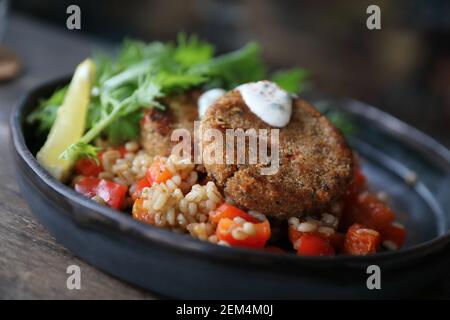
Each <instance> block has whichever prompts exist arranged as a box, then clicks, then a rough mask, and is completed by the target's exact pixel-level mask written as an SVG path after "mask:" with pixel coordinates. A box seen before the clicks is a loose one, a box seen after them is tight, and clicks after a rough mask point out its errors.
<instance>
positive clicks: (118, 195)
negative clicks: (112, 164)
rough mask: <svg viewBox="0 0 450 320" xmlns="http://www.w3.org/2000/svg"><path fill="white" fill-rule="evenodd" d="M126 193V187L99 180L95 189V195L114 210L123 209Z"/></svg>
mask: <svg viewBox="0 0 450 320" xmlns="http://www.w3.org/2000/svg"><path fill="white" fill-rule="evenodd" d="M127 191H128V188H127V187H126V186H124V185H121V184H118V183H115V182H112V181H108V180H105V179H101V180H100V183H99V184H98V187H97V195H98V196H99V197H100V198H102V199H103V200H104V201H105V202H106V203H107V204H108V205H109V206H110V207H112V208H114V209H121V208H122V207H123V204H124V203H125V197H126V194H127Z"/></svg>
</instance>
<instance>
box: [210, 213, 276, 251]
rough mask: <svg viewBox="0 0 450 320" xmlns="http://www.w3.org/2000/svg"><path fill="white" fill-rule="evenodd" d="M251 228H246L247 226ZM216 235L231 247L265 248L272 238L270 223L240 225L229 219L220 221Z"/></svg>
mask: <svg viewBox="0 0 450 320" xmlns="http://www.w3.org/2000/svg"><path fill="white" fill-rule="evenodd" d="M247 223H248V224H249V225H247V226H249V228H246V224H247ZM216 235H217V238H218V239H219V240H222V241H225V242H227V243H228V244H229V245H231V246H237V247H250V248H263V247H264V246H265V244H266V242H267V240H269V238H270V224H269V221H267V220H266V221H264V222H260V223H251V222H245V223H242V224H241V223H238V222H235V221H233V220H231V219H228V218H223V219H220V221H219V224H218V225H217V230H216Z"/></svg>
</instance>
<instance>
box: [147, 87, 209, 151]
mask: <svg viewBox="0 0 450 320" xmlns="http://www.w3.org/2000/svg"><path fill="white" fill-rule="evenodd" d="M199 95H200V92H199V91H191V92H188V93H186V94H179V95H175V96H171V97H168V98H166V99H164V100H163V101H162V104H163V105H165V106H166V109H165V110H164V111H161V110H158V109H150V110H148V111H147V112H146V114H145V117H144V119H143V121H142V124H141V143H142V145H143V147H144V149H145V150H146V151H147V152H148V154H149V155H150V156H156V155H160V156H166V157H167V156H169V155H170V152H171V150H172V147H173V146H174V145H175V144H176V143H177V142H172V141H170V136H171V134H172V131H173V130H175V129H182V128H183V129H187V130H188V131H189V132H190V133H191V136H192V137H193V131H194V121H195V120H197V119H198V109H197V100H198V97H199Z"/></svg>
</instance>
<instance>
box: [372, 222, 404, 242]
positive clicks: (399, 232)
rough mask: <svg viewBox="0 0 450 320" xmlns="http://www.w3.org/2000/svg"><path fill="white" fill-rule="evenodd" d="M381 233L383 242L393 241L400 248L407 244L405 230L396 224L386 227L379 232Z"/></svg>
mask: <svg viewBox="0 0 450 320" xmlns="http://www.w3.org/2000/svg"><path fill="white" fill-rule="evenodd" d="M378 231H379V232H380V233H381V241H392V242H394V243H395V244H396V245H397V247H398V248H400V247H401V246H402V245H403V243H404V242H405V238H406V231H405V228H403V227H401V226H397V225H394V224H389V225H386V226H384V227H382V228H380V229H379V230H378Z"/></svg>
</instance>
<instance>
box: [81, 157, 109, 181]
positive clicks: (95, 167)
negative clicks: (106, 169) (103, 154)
mask: <svg viewBox="0 0 450 320" xmlns="http://www.w3.org/2000/svg"><path fill="white" fill-rule="evenodd" d="M75 170H76V171H77V173H78V174H81V175H82V176H86V177H96V176H98V174H99V173H100V172H102V171H103V168H102V166H101V164H100V162H97V161H95V160H94V159H88V158H82V159H80V160H78V161H77V163H76V164H75Z"/></svg>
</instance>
